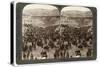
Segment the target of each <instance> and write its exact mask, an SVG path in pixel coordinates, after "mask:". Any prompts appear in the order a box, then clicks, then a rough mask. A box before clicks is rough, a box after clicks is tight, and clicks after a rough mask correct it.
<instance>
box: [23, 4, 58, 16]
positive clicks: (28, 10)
mask: <svg viewBox="0 0 100 67" xmlns="http://www.w3.org/2000/svg"><path fill="white" fill-rule="evenodd" d="M23 14H24V15H31V16H59V10H58V9H57V8H56V7H55V6H52V5H42V4H28V5H26V6H25V7H24V9H23Z"/></svg>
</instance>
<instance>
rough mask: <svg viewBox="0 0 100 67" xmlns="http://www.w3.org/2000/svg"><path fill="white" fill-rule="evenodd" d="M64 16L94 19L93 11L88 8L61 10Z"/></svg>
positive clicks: (74, 7) (70, 7) (71, 7)
mask: <svg viewBox="0 0 100 67" xmlns="http://www.w3.org/2000/svg"><path fill="white" fill-rule="evenodd" d="M61 15H62V16H67V17H92V16H93V15H92V11H91V10H90V9H89V8H87V7H82V6H80V7H79V6H69V7H64V8H63V9H62V10H61Z"/></svg>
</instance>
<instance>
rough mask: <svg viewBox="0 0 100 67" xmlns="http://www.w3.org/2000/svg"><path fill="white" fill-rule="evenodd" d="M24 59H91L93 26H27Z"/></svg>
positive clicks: (23, 47) (23, 49) (24, 37)
mask: <svg viewBox="0 0 100 67" xmlns="http://www.w3.org/2000/svg"><path fill="white" fill-rule="evenodd" d="M25 26H26V27H27V29H25V31H24V33H23V34H24V35H23V46H22V59H23V60H30V59H31V60H32V59H33V60H35V59H62V58H80V57H91V56H92V55H93V41H92V40H93V31H92V27H91V26H87V27H80V28H75V27H70V26H68V25H55V26H48V27H46V28H42V27H33V26H32V25H28V24H26V25H25Z"/></svg>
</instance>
